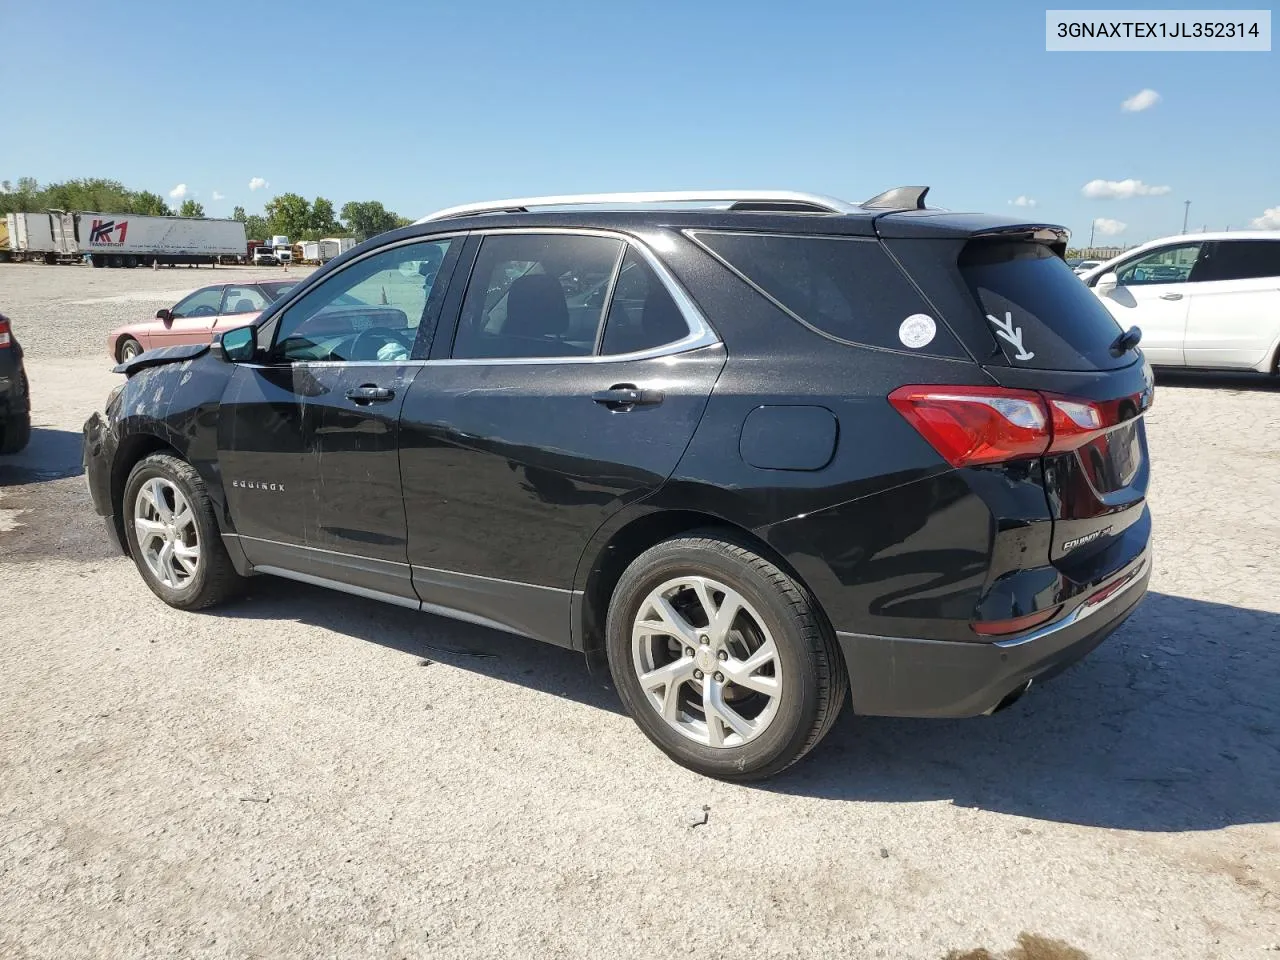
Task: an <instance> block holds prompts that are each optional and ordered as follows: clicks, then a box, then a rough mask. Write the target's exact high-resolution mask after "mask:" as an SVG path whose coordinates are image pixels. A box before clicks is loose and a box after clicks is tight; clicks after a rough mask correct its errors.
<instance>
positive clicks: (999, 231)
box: [875, 210, 1071, 256]
mask: <svg viewBox="0 0 1280 960" xmlns="http://www.w3.org/2000/svg"><path fill="white" fill-rule="evenodd" d="M875 230H876V234H877V235H878V236H880V237H882V238H884V239H904V240H906V239H943V238H950V239H956V240H1005V241H1015V242H1016V241H1021V242H1025V243H1043V244H1045V245H1046V246H1048V247H1050V248H1052V249H1053V250H1054V252H1055V253H1057V254H1058V256H1064V255H1065V254H1066V250H1067V241H1068V240H1069V239H1070V237H1071V231H1070V230H1068V229H1067V228H1066V227H1063V226H1060V225H1058V224H1056V223H1036V222H1028V221H1026V220H1010V219H1008V218H1006V217H997V216H988V215H985V214H976V213H946V212H943V211H940V210H893V211H886V212H885V213H883V214H881V215H880V216H878V217H876V219H875Z"/></svg>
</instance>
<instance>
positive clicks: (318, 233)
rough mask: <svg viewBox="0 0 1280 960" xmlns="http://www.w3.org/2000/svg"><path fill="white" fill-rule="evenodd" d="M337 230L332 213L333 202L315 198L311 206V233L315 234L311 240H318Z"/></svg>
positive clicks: (336, 223)
mask: <svg viewBox="0 0 1280 960" xmlns="http://www.w3.org/2000/svg"><path fill="white" fill-rule="evenodd" d="M337 229H338V221H337V217H336V215H335V214H334V211H333V201H332V200H326V199H325V198H324V197H316V199H315V202H314V203H312V204H311V232H312V233H314V234H315V237H313V238H312V239H317V240H318V239H319V238H320V237H323V236H327V235H328V234H331V233H333V232H334V231H335V230H337Z"/></svg>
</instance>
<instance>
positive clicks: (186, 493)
mask: <svg viewBox="0 0 1280 960" xmlns="http://www.w3.org/2000/svg"><path fill="white" fill-rule="evenodd" d="M174 493H176V494H177V495H178V496H180V497H181V501H182V502H185V504H186V505H187V507H188V508H189V510H190V518H189V520H188V521H187V522H186V523H183V522H182V516H183V513H184V511H183V510H182V502H180V501H179V500H178V497H176V496H173V494H174ZM156 496H158V497H159V498H160V501H159V502H160V503H161V504H162V507H163V508H157V506H156V504H157V500H156V499H155V497H156ZM175 508H177V509H175ZM166 511H167V513H168V519H167V520H166V519H165V513H166ZM120 513H121V516H122V517H123V519H124V528H125V536H126V538H127V539H128V541H129V553H130V555H131V556H132V557H133V561H134V564H135V565H136V566H137V568H138V572H139V573H140V574H142V579H143V580H144V581H146V584H147V586H148V587H150V588H151V592H152V593H154V594H155V595H156V596H157V597H159V598H160V599H161V600H163V601H164V602H165V603H167V604H168V605H169V606H171V607H176V608H177V609H179V610H202V609H204V608H205V607H211V606H213V605H214V604H217V603H222V602H223V601H225V600H229V599H230V598H232V597H234V596H236V595H237V594H238V593H240V592H241V590H243V588H244V578H243V577H241V576H240V575H239V574H238V573H236V571H235V568H234V567H233V566H232V565H231V558H230V557H229V556H227V550H226V547H224V546H223V545H222V537H221V536H220V535H219V533H218V524H217V521H216V520H215V519H214V514H213V505H212V503H211V502H210V500H209V492H208V490H207V489H206V488H205V485H204V481H203V480H201V479H200V475H199V474H198V473H196V471H195V468H194V467H192V466H191V465H190V464H189V463H187V462H185V461H183V460H180V459H179V458H178V457H175V456H172V455H170V454H165V453H156V454H152V455H151V456H149V457H146V458H145V459H143V460H140V461H139V462H138V464H137V465H136V466H135V467H134V468H133V470H132V471H131V472H130V474H129V479H128V481H127V482H126V483H125V487H124V498H123V502H122V504H121V507H120ZM138 518H142V519H143V520H144V522H145V523H146V524H149V525H151V526H150V529H151V531H152V532H151V533H150V534H149V535H148V536H147V540H146V541H145V542H144V543H142V544H140V543H139V536H140V534H139V530H140V528H143V523H139V522H137V519H138ZM174 520H176V521H177V523H176V524H175V523H172V522H171V521H174ZM166 528H168V529H175V532H176V535H175V536H172V537H171V536H170V535H169V534H168V533H167V532H165V531H166ZM166 548H168V556H169V559H168V561H167V563H166V561H165V559H164V554H165V550H166ZM179 548H181V550H180V549H179ZM192 548H195V550H196V555H195V559H194V561H192V559H191V550H192ZM153 563H154V564H155V568H154V569H153V566H152V564H153Z"/></svg>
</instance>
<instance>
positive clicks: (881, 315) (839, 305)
mask: <svg viewBox="0 0 1280 960" xmlns="http://www.w3.org/2000/svg"><path fill="white" fill-rule="evenodd" d="M693 236H694V239H695V240H697V241H698V242H699V243H700V244H702V245H703V246H704V247H706V248H707V249H708V250H709V251H711V253H713V254H715V256H717V257H718V258H719V259H720V260H722V261H723V262H724V263H725V264H727V265H728V266H729V267H730V268H731V269H733V271H734V272H735V273H737V274H738V275H739V276H741V277H742V278H743V279H744V280H746V281H747V282H748V283H750V284H751V285H752V286H754V287H755V288H756V289H757V290H759V291H760V292H761V293H763V294H764V295H765V296H767V297H768V298H769V299H770V300H772V301H773V302H774V303H776V304H777V305H778V306H780V307H782V308H783V309H784V310H786V311H787V312H788V313H789V314H791V315H792V316H793V317H795V318H796V319H797V320H799V321H801V322H802V323H804V324H805V325H806V326H808V327H811V328H812V329H815V330H817V331H818V332H820V333H823V334H825V335H827V336H829V337H833V338H835V339H836V340H841V341H844V342H846V343H855V344H865V345H867V346H873V347H885V348H888V349H893V350H906V349H910V350H912V351H919V352H923V353H929V354H935V355H940V356H949V357H950V356H964V353H963V351H962V350H961V349H960V346H959V344H958V343H956V341H955V338H954V337H953V336H952V335H951V333H950V331H948V330H947V329H946V328H945V327H944V326H943V325H942V324H941V323H940V322H939V321H938V319H937V316H936V314H934V312H933V310H932V308H931V307H930V306H929V305H928V303H926V302H925V301H924V299H923V298H922V297H921V296H920V294H919V293H917V292H916V289H915V288H914V287H913V286H912V285H911V283H910V281H908V280H907V278H906V277H905V276H904V275H903V273H902V271H901V270H900V269H898V266H897V264H895V263H894V261H893V260H892V259H891V258H890V257H889V255H888V253H886V252H885V250H884V248H883V247H882V246H881V245H880V243H879V242H878V241H875V240H858V239H851V238H844V237H809V236H784V235H778V234H756V233H718V232H717V233H711V232H705V231H698V232H696V233H694V234H693ZM1063 267H1064V268H1065V267H1066V265H1065V264H1063ZM1067 274H1068V275H1069V276H1070V275H1071V271H1070V270H1068V271H1067Z"/></svg>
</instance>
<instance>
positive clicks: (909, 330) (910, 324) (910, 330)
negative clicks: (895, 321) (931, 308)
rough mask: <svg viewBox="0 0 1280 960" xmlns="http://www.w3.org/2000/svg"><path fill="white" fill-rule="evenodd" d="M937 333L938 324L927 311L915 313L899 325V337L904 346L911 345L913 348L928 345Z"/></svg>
mask: <svg viewBox="0 0 1280 960" xmlns="http://www.w3.org/2000/svg"><path fill="white" fill-rule="evenodd" d="M937 333H938V325H937V324H936V323H934V322H933V317H931V316H929V315H928V314H927V313H913V314H912V315H911V316H909V317H907V319H905V320H903V321H902V325H901V326H899V327H898V339H899V340H901V341H902V345H903V346H904V347H910V348H911V349H912V350H919V349H920V348H921V347H927V346H928V345H929V344H931V343H932V342H933V338H934V337H935V336H936V335H937Z"/></svg>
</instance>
